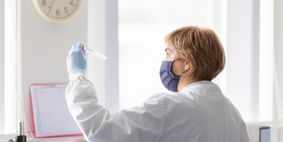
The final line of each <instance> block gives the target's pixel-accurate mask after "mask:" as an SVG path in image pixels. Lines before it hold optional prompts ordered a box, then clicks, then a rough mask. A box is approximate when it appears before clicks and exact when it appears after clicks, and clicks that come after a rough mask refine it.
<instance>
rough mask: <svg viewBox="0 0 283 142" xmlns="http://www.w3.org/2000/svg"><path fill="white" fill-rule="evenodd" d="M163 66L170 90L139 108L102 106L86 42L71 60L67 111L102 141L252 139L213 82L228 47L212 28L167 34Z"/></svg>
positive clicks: (162, 73)
mask: <svg viewBox="0 0 283 142" xmlns="http://www.w3.org/2000/svg"><path fill="white" fill-rule="evenodd" d="M165 43H166V44H167V47H166V49H165V52H166V57H165V60H164V61H163V62H162V65H161V68H160V78H161V81H162V83H163V85H164V86H165V87H166V88H167V89H168V90H171V91H172V93H160V94H156V95H153V96H152V97H151V98H149V99H148V100H147V101H145V102H144V103H143V104H141V105H140V106H137V107H134V108H130V109H126V110H121V111H119V112H115V113H111V112H110V111H109V110H107V109H106V108H104V107H103V106H101V105H99V103H98V99H97V95H96V91H95V88H94V86H93V85H92V83H91V82H90V81H89V80H88V79H87V78H86V76H85V70H86V58H85V52H83V51H82V50H81V49H82V43H80V42H79V43H78V44H76V45H73V47H72V49H71V50H70V52H69V56H68V58H67V67H68V72H69V78H70V83H69V85H68V87H67V89H66V99H67V103H68V107H69V110H70V112H71V114H72V116H73V118H74V119H75V121H76V123H77V125H78V126H79V128H80V130H81V131H82V133H83V134H84V136H85V138H86V140H87V141H95V142H96V141H98V142H248V141H249V139H248V135H247V131H246V126H245V123H244V121H243V119H242V118H241V115H240V114H239V112H238V110H237V109H236V108H235V106H234V105H233V104H232V103H231V102H230V101H229V100H228V99H227V97H225V96H224V95H223V94H222V92H221V90H220V88H219V87H218V86H217V85H216V84H214V83H212V82H211V80H212V79H214V78H215V77H216V76H217V75H218V74H219V73H220V72H221V71H222V70H223V68H224V66H225V54H224V49H223V47H222V44H221V42H220V40H219V39H218V37H217V35H216V34H215V33H214V32H213V31H212V30H210V29H208V28H199V27H195V26H187V27H182V28H179V29H177V30H175V31H173V32H171V33H170V34H168V35H167V36H166V37H165Z"/></svg>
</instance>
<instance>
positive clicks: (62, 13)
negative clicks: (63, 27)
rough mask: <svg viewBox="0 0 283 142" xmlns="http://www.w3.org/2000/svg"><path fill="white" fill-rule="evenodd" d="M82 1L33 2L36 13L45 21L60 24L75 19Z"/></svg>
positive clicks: (50, 0) (51, 0)
mask: <svg viewBox="0 0 283 142" xmlns="http://www.w3.org/2000/svg"><path fill="white" fill-rule="evenodd" d="M81 2H82V0H33V3H34V6H35V9H36V11H37V12H38V13H39V14H40V16H41V17H43V18H44V19H46V20H48V21H50V22H54V23H60V22H65V21H67V20H69V19H70V18H71V17H73V16H74V15H75V14H76V13H77V12H78V9H79V8H80V5H81Z"/></svg>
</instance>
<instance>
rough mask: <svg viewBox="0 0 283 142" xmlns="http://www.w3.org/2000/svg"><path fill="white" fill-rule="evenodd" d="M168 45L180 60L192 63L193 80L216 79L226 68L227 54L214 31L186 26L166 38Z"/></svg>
mask: <svg viewBox="0 0 283 142" xmlns="http://www.w3.org/2000/svg"><path fill="white" fill-rule="evenodd" d="M164 39H165V43H166V44H167V45H171V46H173V47H174V48H175V49H176V51H177V52H178V53H179V54H180V58H181V59H183V60H185V61H187V62H190V63H191V67H190V70H189V72H190V73H191V74H192V78H193V79H197V80H209V81H211V80H212V79H214V78H215V77H216V76H217V75H218V74H219V73H220V72H221V71H222V70H223V69H224V67H225V62H226V59H225V52H224V49H223V46H222V44H221V42H220V40H219V38H218V36H217V35H216V33H215V32H214V31H212V30H211V29H209V28H200V27H196V26H186V27H182V28H179V29H177V30H175V31H173V32H171V33H169V34H168V35H166V36H165V37H164Z"/></svg>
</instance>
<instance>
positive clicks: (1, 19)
mask: <svg viewBox="0 0 283 142" xmlns="http://www.w3.org/2000/svg"><path fill="white" fill-rule="evenodd" d="M4 8H5V1H4V0H2V1H0V134H3V133H4V131H5V129H4V127H5V125H4V124H5V123H4V119H5V117H4V110H5V104H4V102H5V101H4V100H5V95H4V91H5V90H4V87H5V86H4V82H5V81H4V74H5V73H4V71H5V70H4V66H5V65H4V62H5V61H4V60H5V54H4V52H5V48H4V46H5V43H4V42H5V28H4V24H5V9H4Z"/></svg>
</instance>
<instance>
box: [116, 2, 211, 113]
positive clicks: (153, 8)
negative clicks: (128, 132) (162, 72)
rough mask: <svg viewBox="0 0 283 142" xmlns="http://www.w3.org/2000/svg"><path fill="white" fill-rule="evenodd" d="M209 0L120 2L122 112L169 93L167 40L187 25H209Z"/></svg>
mask: <svg viewBox="0 0 283 142" xmlns="http://www.w3.org/2000/svg"><path fill="white" fill-rule="evenodd" d="M206 3H207V1H206V0H177V1H176V0H166V1H164V0H155V1H151V0H143V1H132V0H120V1H119V5H118V6H119V8H118V9H119V94H120V96H119V97H120V103H119V104H120V109H123V108H128V107H133V106H135V105H138V104H140V103H142V102H143V101H145V100H146V99H148V98H149V97H150V96H152V95H154V94H155V93H160V92H162V91H163V92H164V91H165V92H166V91H167V90H166V89H165V88H164V87H163V85H162V83H161V81H160V77H159V68H160V65H161V63H162V61H163V59H164V58H165V52H164V50H165V44H164V40H163V37H164V36H165V35H167V34H168V33H169V32H171V31H173V30H175V29H177V28H179V27H182V26H186V25H197V26H207V4H206Z"/></svg>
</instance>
